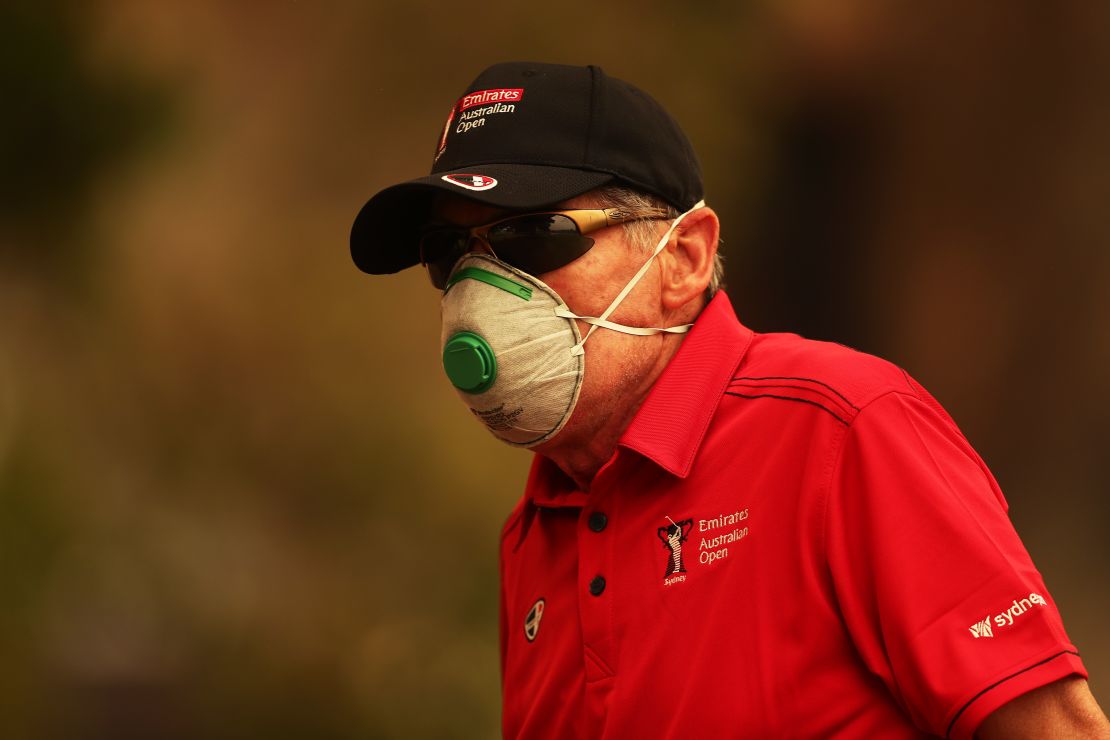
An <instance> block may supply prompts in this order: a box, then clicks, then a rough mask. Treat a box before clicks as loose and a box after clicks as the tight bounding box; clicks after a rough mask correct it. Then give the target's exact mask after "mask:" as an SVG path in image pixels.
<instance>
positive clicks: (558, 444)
mask: <svg viewBox="0 0 1110 740" xmlns="http://www.w3.org/2000/svg"><path fill="white" fill-rule="evenodd" d="M682 339H683V335H669V336H667V337H666V338H665V340H664V341H663V342H662V346H661V349H660V352H659V354H658V355H657V356H656V358H655V361H654V362H653V363H652V364H651V365H650V366H649V369H648V371H647V372H646V373H644V375H643V376H642V377H641V379H640V380H639V382H637V383H635V384H634V385H630V386H629V387H628V388H627V389H626V390H625V391H624V392H623V393H622V394H621V396H622V398H621V399H620V400H619V402H618V404H617V406H616V408H617V409H619V410H618V411H617V412H615V413H611V414H608V415H606V416H604V417H603V418H602V419H600V421H598V422H596V423H595V425H594V427H593V428H591V429H584V428H581V427H580V426H578V425H576V424H575V423H574V422H575V418H574V417H573V416H572V417H571V419H570V421H569V422H568V423H567V426H566V427H564V429H563V431H562V432H560V433H559V434H558V435H556V437H555V438H554V439H553V440H551V441H550V442H547V443H545V444H543V445H540V446H538V447H536V448H535V450H536V452H538V453H539V454H541V455H543V456H544V457H546V458H548V459H549V460H551V461H552V462H553V463H555V465H556V466H558V467H559V469H560V470H562V471H563V472H564V473H566V474H567V476H568V477H569V478H570V479H571V480H573V481H574V483H575V485H576V486H578V488H579V490H582V491H589V490H590V486H591V484H592V483H593V479H594V476H596V475H597V473H598V471H599V470H601V468H602V467H603V466H604V465H605V463H607V462H608V461H609V460H610V458H612V457H613V454H614V453H615V452H616V449H617V443H618V442H620V439H621V436H622V435H623V434H624V431H625V430H626V429H627V428H628V425H629V424H631V423H632V419H634V418H635V416H636V413H637V412H638V411H639V410H640V406H642V405H643V403H644V401H645V400H646V399H647V396H648V393H649V392H650V391H651V388H652V386H653V385H655V381H656V380H657V379H658V378H659V376H660V375H662V374H663V370H665V369H666V367H667V364H668V363H669V362H670V361H671V358H673V357H674V355H675V353H676V352H677V351H678V348H679V347H680V346H681V343H682Z"/></svg>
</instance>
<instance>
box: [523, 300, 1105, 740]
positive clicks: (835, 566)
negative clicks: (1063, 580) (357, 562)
mask: <svg viewBox="0 0 1110 740" xmlns="http://www.w3.org/2000/svg"><path fill="white" fill-rule="evenodd" d="M501 654H502V679H503V687H504V715H503V731H504V734H505V737H507V738H518V737H523V738H568V737H580V738H708V737H760V738H762V737H829V736H834V735H835V736H843V737H866V738H894V737H897V738H904V737H920V736H921V735H923V734H925V733H932V734H935V735H941V736H945V735H948V736H953V737H969V736H970V735H971V734H972V733H973V732H974V730H975V728H976V727H977V726H978V725H979V723H980V721H982V719H983V718H984V717H986V716H987V714H989V713H990V712H992V711H993V710H995V709H997V708H998V707H999V706H1001V705H1002V704H1004V703H1005V702H1007V701H1009V700H1011V699H1013V698H1014V697H1016V696H1018V695H1020V694H1022V693H1024V692H1027V691H1029V690H1031V689H1033V688H1036V687H1038V686H1041V685H1044V684H1046V683H1049V682H1051V681H1054V680H1056V679H1059V678H1062V677H1065V676H1067V675H1069V674H1078V675H1081V676H1086V670H1085V669H1084V667H1083V664H1082V663H1081V662H1080V659H1079V657H1078V653H1077V651H1076V649H1075V647H1074V646H1073V645H1072V644H1071V643H1070V642H1069V641H1068V638H1067V635H1066V634H1065V633H1064V628H1063V626H1062V624H1061V621H1060V615H1059V613H1058V612H1057V610H1056V606H1055V604H1054V603H1053V601H1052V597H1051V596H1050V595H1049V593H1048V591H1047V589H1046V588H1045V585H1044V582H1043V581H1042V579H1041V576H1040V574H1039V573H1038V572H1037V570H1036V568H1034V566H1033V563H1032V562H1031V561H1030V559H1029V556H1028V554H1027V553H1026V552H1025V549H1024V547H1023V546H1022V544H1021V541H1020V539H1019V538H1018V536H1017V534H1016V533H1015V532H1014V529H1013V527H1012V525H1011V524H1010V521H1009V519H1008V518H1007V516H1006V503H1005V500H1004V499H1003V497H1002V493H1001V492H1000V491H999V489H998V485H997V484H996V483H995V481H994V478H993V477H992V476H991V474H990V472H989V471H988V470H987V468H986V466H985V465H984V464H983V461H982V460H981V459H980V458H979V456H978V455H977V454H976V453H975V451H974V450H972V448H971V446H970V445H969V444H968V442H967V440H965V439H964V437H963V435H961V434H960V432H959V430H958V429H957V428H956V425H955V424H954V423H953V422H952V420H951V419H950V418H949V417H948V415H947V414H946V413H945V412H944V411H943V410H942V409H941V408H940V406H939V405H938V404H937V403H936V401H935V400H933V398H932V397H931V396H929V395H928V393H926V392H925V391H924V390H923V389H922V388H921V386H919V385H918V384H917V383H915V382H914V381H913V380H911V379H910V378H909V377H908V376H907V375H906V374H905V373H904V372H903V371H902V370H900V369H899V368H897V367H895V366H893V365H891V364H890V363H887V362H885V361H883V360H880V359H878V358H875V357H872V356H869V355H865V354H861V353H858V352H855V351H852V350H850V349H847V348H844V347H841V346H839V345H835V344H827V343H823V342H814V341H809V340H805V339H802V338H800V337H797V336H795V335H790V334H763V335H761V334H754V333H753V332H751V331H750V330H748V329H746V328H745V327H743V326H742V325H741V324H740V323H739V322H738V321H737V319H736V316H735V315H734V314H733V311H732V307H731V305H730V304H729V301H728V299H727V298H726V297H725V296H724V294H718V296H717V297H716V298H714V300H713V301H712V302H711V303H710V305H709V306H708V307H707V308H706V309H705V311H703V313H702V315H701V316H700V317H699V318H698V321H697V323H696V325H695V327H694V329H693V330H692V331H691V332H690V334H689V335H687V338H686V339H685V341H684V342H683V344H682V347H681V349H680V350H679V352H678V353H677V354H676V356H675V357H674V359H673V360H672V362H671V363H670V365H668V367H667V369H666V370H665V372H664V373H663V375H662V376H661V377H660V378H659V380H658V381H657V382H656V384H655V386H654V387H653V388H652V390H651V392H650V393H649V395H648V397H647V399H646V401H645V402H644V404H643V406H642V407H641V408H640V410H639V412H638V413H637V414H636V417H635V418H634V419H633V421H632V423H631V425H630V426H629V428H628V429H627V431H626V432H625V434H624V436H623V437H622V438H621V441H620V443H619V445H618V448H617V451H616V452H615V453H614V455H613V457H612V458H611V459H610V460H609V461H608V463H606V465H605V466H604V467H603V468H602V469H601V470H600V471H599V472H598V474H597V476H596V477H595V478H594V481H593V483H592V485H591V490H590V492H589V493H588V494H587V493H583V492H581V491H578V490H576V488H575V486H574V483H573V482H572V481H571V480H570V479H569V478H567V477H566V476H564V475H563V473H562V472H561V471H559V470H558V468H556V467H555V466H554V465H553V464H551V463H550V462H549V461H548V460H546V459H545V458H543V457H540V456H537V457H536V459H535V461H534V464H533V467H532V472H531V475H530V477H529V480H528V484H527V490H526V492H525V495H524V498H523V499H522V501H521V502H520V504H519V505H518V506H517V508H516V509H515V510H514V512H513V513H512V515H511V516H510V517H509V520H508V522H507V523H506V525H505V529H504V532H503V535H502V543H501Z"/></svg>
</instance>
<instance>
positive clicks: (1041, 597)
mask: <svg viewBox="0 0 1110 740" xmlns="http://www.w3.org/2000/svg"><path fill="white" fill-rule="evenodd" d="M934 404H935V402H932V401H931V399H926V400H922V399H921V398H918V397H916V396H912V395H908V394H903V393H896V392H892V393H888V394H886V395H884V396H881V397H880V398H878V399H876V400H875V401H873V402H871V403H870V404H869V405H868V406H866V407H865V408H864V409H863V410H862V411H861V412H860V413H859V414H858V415H857V416H856V418H855V419H854V420H853V421H852V424H851V425H850V426H849V428H848V429H847V431H846V432H845V436H844V438H843V441H842V446H841V449H840V452H839V456H838V457H837V458H836V461H835V462H834V466H833V468H832V471H831V479H830V486H829V498H828V503H827V510H826V547H827V555H828V562H829V567H830V572H831V576H832V580H833V587H834V590H835V595H836V599H837V601H838V605H839V607H840V609H841V613H842V615H843V617H844V621H845V624H846V626H847V628H848V631H849V633H850V635H851V638H852V640H853V641H854V643H855V645H856V647H857V649H858V650H859V653H860V655H861V657H862V659H863V660H864V662H865V663H866V665H867V666H868V668H869V669H870V670H871V671H872V672H874V673H875V674H876V675H878V676H879V677H880V678H881V679H882V680H883V681H884V682H885V683H886V685H887V686H888V687H889V689H890V691H891V693H892V694H893V695H894V697H895V699H896V700H897V701H898V702H899V703H900V704H901V705H902V707H903V708H904V709H905V711H906V712H907V713H908V714H909V716H910V717H911V719H912V720H913V721H914V723H915V724H917V725H918V726H919V727H920V728H922V729H924V730H926V731H928V732H931V733H934V734H937V735H940V736H943V737H971V736H972V734H973V733H974V731H975V729H976V728H977V727H978V725H979V723H980V722H981V721H982V720H983V719H984V718H985V717H986V716H987V715H988V714H990V713H991V712H993V711H994V710H995V709H997V708H998V707H1000V706H1002V705H1003V704H1005V703H1006V702H1008V701H1010V700H1012V699H1014V698H1015V697H1017V696H1019V695H1021V694H1023V693H1025V692H1028V691H1030V690H1032V689H1035V688H1037V687H1039V686H1043V685H1045V684H1047V683H1050V682H1052V681H1055V680H1057V679H1060V678H1063V677H1065V676H1068V675H1071V674H1078V675H1081V676H1084V677H1086V675H1087V673H1086V670H1085V668H1084V667H1083V664H1082V662H1081V661H1080V659H1079V655H1078V652H1077V651H1076V649H1075V646H1073V645H1072V644H1071V642H1070V641H1069V640H1068V637H1067V635H1066V634H1065V632H1064V627H1063V624H1062V622H1061V619H1060V614H1059V612H1058V611H1057V609H1056V605H1055V603H1054V602H1053V600H1052V597H1051V596H1050V595H1049V593H1048V590H1047V589H1046V588H1045V585H1044V581H1043V580H1042V578H1041V575H1040V573H1038V572H1037V569H1036V568H1035V567H1034V566H1033V562H1032V561H1031V560H1030V558H1029V555H1028V553H1027V552H1026V551H1025V547H1024V546H1023V545H1022V543H1021V540H1020V538H1019V537H1018V535H1017V532H1015V531H1014V528H1013V525H1012V524H1011V523H1010V520H1009V517H1008V516H1007V515H1006V504H1005V500H1004V499H1003V497H1002V493H1001V491H1000V490H999V489H998V484H997V483H996V482H995V480H994V478H993V477H992V476H991V474H990V472H989V471H988V470H987V468H986V466H985V465H984V464H983V462H982V460H981V459H980V458H979V456H978V455H977V454H976V453H975V451H974V450H973V449H972V448H971V446H970V445H969V444H968V442H967V440H966V439H964V437H963V435H962V434H960V432H959V430H958V429H957V428H956V426H955V424H953V423H952V421H951V420H950V419H949V418H948V417H947V415H946V414H944V412H943V411H942V410H940V408H939V407H938V406H935V405H934Z"/></svg>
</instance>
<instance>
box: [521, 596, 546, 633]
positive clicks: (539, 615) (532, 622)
mask: <svg viewBox="0 0 1110 740" xmlns="http://www.w3.org/2000/svg"><path fill="white" fill-rule="evenodd" d="M541 619H543V599H536V603H535V604H532V608H531V609H529V610H528V616H527V617H525V618H524V636H525V637H527V638H528V642H532V640H535V639H536V635H537V634H538V633H539V631H540V620H541Z"/></svg>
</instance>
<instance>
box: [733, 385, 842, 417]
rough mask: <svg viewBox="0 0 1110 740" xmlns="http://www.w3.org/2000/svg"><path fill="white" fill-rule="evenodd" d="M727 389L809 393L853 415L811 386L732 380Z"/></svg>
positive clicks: (832, 398)
mask: <svg viewBox="0 0 1110 740" xmlns="http://www.w3.org/2000/svg"><path fill="white" fill-rule="evenodd" d="M728 387H729V388H730V389H732V390H737V389H738V388H746V389H751V390H771V389H773V388H789V389H791V390H796V391H805V392H806V393H811V394H813V395H815V396H820V397H821V398H824V399H826V400H828V402H829V403H830V404H832V405H833V407H834V408H836V409H837V410H839V411H842V412H844V413H845V415H846V416H854V415H855V414H853V413H852V412H851V411H849V410H848V409H847V408H844V406H845V404H843V403H841V402H840V401H838V400H836V398H834V397H833V396H830V395H829V394H828V393H826V392H825V391H823V390H821V389H820V388H814V387H813V386H811V385H801V384H797V385H791V384H789V383H750V382H747V381H739V380H732V381H729V386H728ZM818 403H821V402H820V401H818ZM853 408H854V407H853ZM855 410H856V411H858V409H855Z"/></svg>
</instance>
